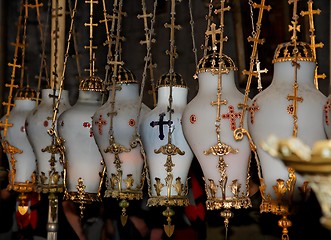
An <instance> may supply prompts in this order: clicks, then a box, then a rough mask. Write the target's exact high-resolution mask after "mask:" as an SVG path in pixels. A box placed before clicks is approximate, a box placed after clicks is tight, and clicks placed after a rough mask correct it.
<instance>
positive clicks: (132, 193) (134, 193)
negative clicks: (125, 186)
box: [104, 189, 143, 200]
mask: <svg viewBox="0 0 331 240" xmlns="http://www.w3.org/2000/svg"><path fill="white" fill-rule="evenodd" d="M104 196H105V197H112V198H117V199H126V200H140V199H142V198H143V193H142V191H141V190H122V191H119V190H109V189H108V190H106V192H105V195H104Z"/></svg>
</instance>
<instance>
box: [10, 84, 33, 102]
mask: <svg viewBox="0 0 331 240" xmlns="http://www.w3.org/2000/svg"><path fill="white" fill-rule="evenodd" d="M36 97H37V92H36V91H35V90H34V89H33V88H31V87H29V86H26V87H23V88H19V89H18V90H17V92H16V94H15V98H14V99H15V100H36Z"/></svg>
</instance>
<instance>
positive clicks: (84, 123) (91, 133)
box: [83, 122, 93, 137]
mask: <svg viewBox="0 0 331 240" xmlns="http://www.w3.org/2000/svg"><path fill="white" fill-rule="evenodd" d="M83 127H84V128H89V130H90V137H93V131H92V128H91V123H89V122H83Z"/></svg>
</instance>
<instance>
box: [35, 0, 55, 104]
mask: <svg viewBox="0 0 331 240" xmlns="http://www.w3.org/2000/svg"><path fill="white" fill-rule="evenodd" d="M36 5H38V0H36ZM51 6H52V4H51V0H48V4H47V13H48V14H47V17H46V24H45V30H43V27H42V23H41V20H40V11H39V7H38V6H37V21H38V26H39V32H40V42H41V57H40V58H41V60H40V67H39V75H38V76H37V79H38V85H37V96H36V105H37V106H38V104H39V99H40V92H41V80H42V73H43V70H44V71H45V79H46V81H47V82H48V84H49V79H48V66H47V58H46V41H45V39H46V33H47V29H48V25H49V16H50V15H51V14H50V12H51Z"/></svg>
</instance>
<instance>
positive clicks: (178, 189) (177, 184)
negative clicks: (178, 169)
mask: <svg viewBox="0 0 331 240" xmlns="http://www.w3.org/2000/svg"><path fill="white" fill-rule="evenodd" d="M172 186H173V187H174V188H175V190H176V192H177V195H178V196H181V195H182V193H183V190H184V184H183V183H182V182H181V178H180V177H177V178H176V182H175V184H174V185H172Z"/></svg>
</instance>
